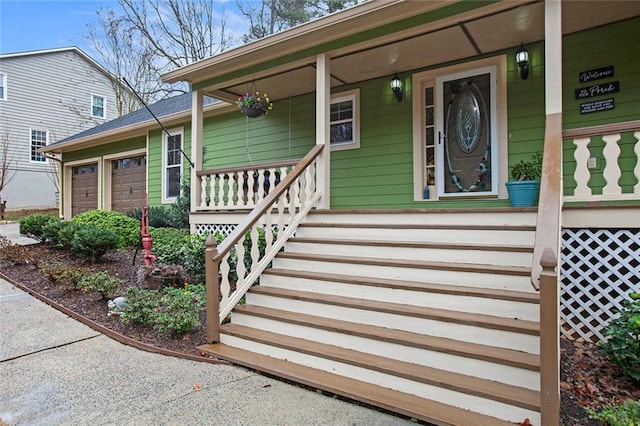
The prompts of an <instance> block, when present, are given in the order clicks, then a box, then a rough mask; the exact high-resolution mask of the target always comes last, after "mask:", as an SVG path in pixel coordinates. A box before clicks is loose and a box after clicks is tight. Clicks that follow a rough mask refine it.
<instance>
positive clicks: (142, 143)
mask: <svg viewBox="0 0 640 426" xmlns="http://www.w3.org/2000/svg"><path fill="white" fill-rule="evenodd" d="M146 146H147V140H146V138H145V137H144V136H140V137H137V138H132V139H125V140H122V141H118V142H114V143H110V144H107V145H99V146H94V147H92V148H87V149H83V150H81V151H73V152H66V153H64V154H63V155H62V160H63V161H64V162H65V163H66V162H69V161H79V160H84V159H87V158H94V157H103V156H105V155H112V154H118V153H120V152H126V151H132V150H136V149H144V148H145V147H146Z"/></svg>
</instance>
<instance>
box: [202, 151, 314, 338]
mask: <svg viewBox="0 0 640 426" xmlns="http://www.w3.org/2000/svg"><path fill="white" fill-rule="evenodd" d="M323 148H324V145H316V146H315V147H314V148H312V149H311V151H310V152H309V153H308V154H307V155H306V156H305V157H304V158H303V159H302V160H300V161H299V162H298V163H297V164H296V165H295V167H293V168H292V169H291V170H290V171H289V173H288V175H287V176H286V178H284V179H283V180H282V181H281V182H280V183H279V184H278V185H275V184H274V185H272V187H271V189H272V190H271V191H269V194H268V195H267V196H266V197H264V198H263V199H261V200H260V201H259V202H258V203H257V205H256V207H255V208H254V209H253V210H252V211H251V212H250V213H249V214H248V215H247V216H246V218H245V219H244V220H243V221H242V222H241V223H240V224H238V226H237V227H236V228H235V229H234V230H233V231H232V232H231V234H229V236H228V237H227V238H225V240H224V241H223V242H222V243H221V244H220V245H219V246H216V240H215V238H214V237H213V236H209V238H208V239H207V242H206V245H207V249H206V254H205V261H206V274H207V276H206V283H207V320H206V322H207V340H208V341H209V343H212V342H218V341H219V335H220V331H219V326H220V324H221V323H222V321H224V319H225V318H226V317H227V315H228V314H229V313H230V312H231V310H232V309H233V307H234V306H235V305H236V304H238V303H239V302H240V300H241V299H242V297H243V296H244V295H245V293H246V292H247V291H248V290H249V288H251V286H252V285H253V283H254V282H255V281H256V280H257V279H258V277H260V274H262V272H263V271H264V270H265V269H266V268H267V267H268V266H269V264H270V263H271V261H272V260H273V258H274V257H275V256H276V254H278V252H279V251H280V249H281V248H282V247H283V246H284V244H285V243H286V242H287V240H288V239H289V238H290V237H291V236H292V235H293V233H294V232H295V231H296V229H297V227H298V225H299V224H300V222H301V221H302V220H303V219H304V218H305V217H306V215H307V213H309V211H310V210H311V209H312V208H313V207H314V206H315V205H316V204H317V203H318V200H319V199H320V197H321V196H322V190H321V188H319V187H318V185H316V169H317V164H316V163H317V162H316V158H317V157H318V155H319V154H320V153H321V152H322V149H323ZM287 206H288V207H287ZM260 229H264V249H263V251H264V253H261V247H259V240H260V237H259V234H260ZM247 235H249V239H250V244H249V248H248V249H247V248H245V239H246V236H247ZM245 259H246V260H249V259H250V261H247V262H246V261H245ZM234 267H235V268H234ZM234 269H235V270H234Z"/></svg>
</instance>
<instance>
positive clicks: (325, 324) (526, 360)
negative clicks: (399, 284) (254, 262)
mask: <svg viewBox="0 0 640 426" xmlns="http://www.w3.org/2000/svg"><path fill="white" fill-rule="evenodd" d="M234 312H235V313H239V314H245V315H252V316H258V317H260V318H265V319H271V320H275V321H283V322H288V323H291V324H297V325H302V326H305V327H312V328H317V329H322V330H327V331H331V332H337V333H343V334H347V335H350V336H357V337H362V338H367V339H374V340H379V341H384V342H389V343H393V344H397V345H402V346H408V347H414V348H420V349H425V350H429V351H435V352H443V353H447V354H450V355H455V356H460V357H464V358H473V359H478V360H482V361H487V362H492V363H498V364H502V365H509V366H512V367H516V368H522V369H525V370H530V371H539V370H540V357H539V356H538V355H535V354H529V353H526V352H522V351H516V350H513V349H505V348H497V347H494V346H488V345H482V344H477V343H470V342H462V341H458V340H454V339H449V338H445V337H436V336H429V335H425V334H419V333H414V332H410V331H403V330H396V329H392V328H388V327H379V326H375V325H369V324H360V323H354V322H350V321H343V320H338V319H331V318H324V317H320V316H316V315H309V314H303V313H296V312H288V311H283V310H280V309H273V308H267V307H263V306H255V305H238V306H237V307H236V309H235V310H234Z"/></svg>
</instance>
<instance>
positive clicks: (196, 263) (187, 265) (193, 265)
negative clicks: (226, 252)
mask: <svg viewBox="0 0 640 426" xmlns="http://www.w3.org/2000/svg"><path fill="white" fill-rule="evenodd" d="M208 237H209V235H208V234H203V235H198V234H190V235H187V236H186V237H185V238H184V240H183V261H182V265H183V266H184V269H185V270H186V271H187V274H189V276H191V278H192V280H193V281H194V282H196V283H204V282H205V281H206V272H205V256H204V253H205V250H206V248H207V247H206V245H205V242H206V241H207V238H208ZM215 237H216V241H217V242H218V244H220V243H221V242H222V240H223V239H224V237H223V236H222V234H220V233H219V232H216V233H215Z"/></svg>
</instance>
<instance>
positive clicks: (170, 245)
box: [151, 228, 189, 265]
mask: <svg viewBox="0 0 640 426" xmlns="http://www.w3.org/2000/svg"><path fill="white" fill-rule="evenodd" d="M187 235H189V232H188V231H187V230H186V229H175V228H151V238H153V247H152V248H151V252H152V253H153V254H155V255H156V256H157V257H158V259H157V261H158V262H159V263H162V264H165V265H182V264H183V261H184V259H183V256H184V244H183V241H184V239H185V237H186V236H187Z"/></svg>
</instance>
